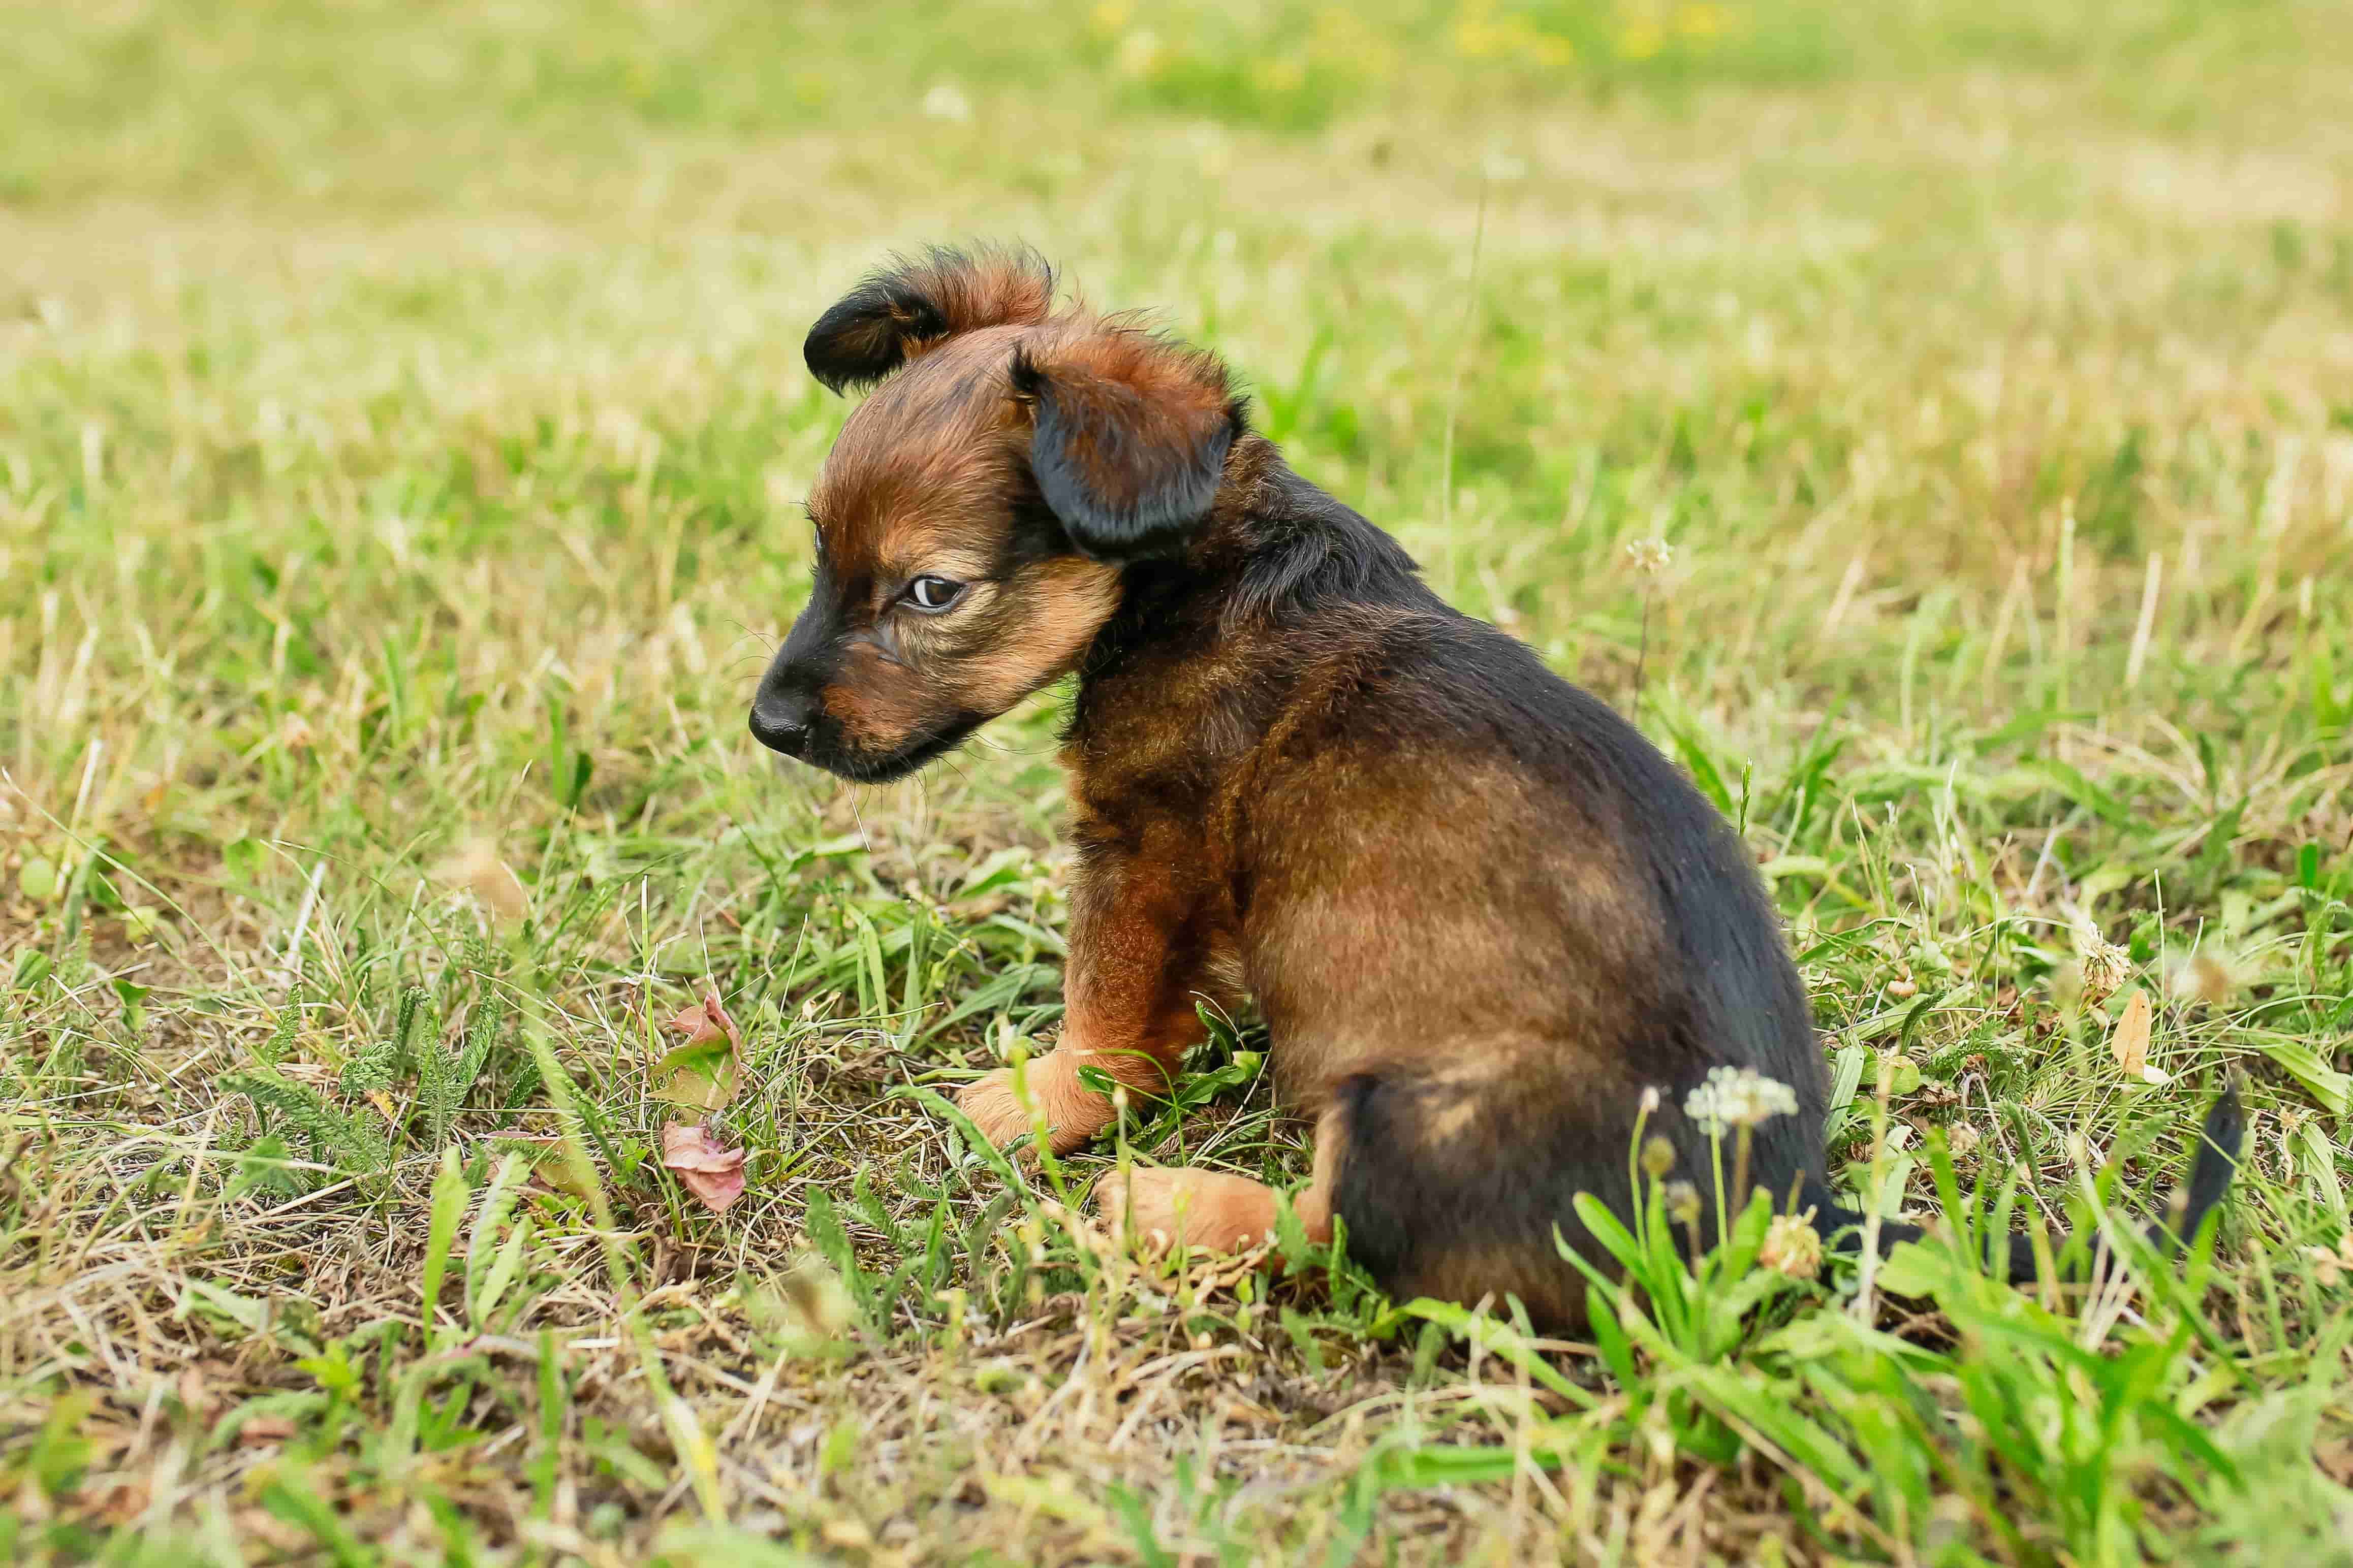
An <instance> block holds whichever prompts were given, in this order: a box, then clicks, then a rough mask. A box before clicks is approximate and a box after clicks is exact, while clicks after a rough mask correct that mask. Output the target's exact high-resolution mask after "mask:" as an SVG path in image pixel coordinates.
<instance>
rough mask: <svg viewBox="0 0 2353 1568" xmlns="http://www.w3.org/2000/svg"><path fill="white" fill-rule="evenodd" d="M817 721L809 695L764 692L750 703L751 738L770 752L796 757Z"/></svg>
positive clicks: (787, 692)
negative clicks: (812, 724)
mask: <svg viewBox="0 0 2353 1568" xmlns="http://www.w3.org/2000/svg"><path fill="white" fill-rule="evenodd" d="M816 718H817V700H816V699H815V698H814V697H812V696H810V695H809V694H808V693H807V692H803V691H795V690H784V689H776V688H773V687H770V688H766V689H763V690H762V691H761V692H760V694H759V696H757V697H755V698H754V699H753V700H752V736H753V739H754V740H756V741H758V742H760V744H762V745H764V746H765V747H767V748H768V750H770V751H772V752H783V753H784V754H785V755H786V756H788V757H797V756H799V755H800V754H801V748H802V747H803V746H804V745H806V744H807V742H808V732H809V726H810V724H811V723H813V722H814V721H816Z"/></svg>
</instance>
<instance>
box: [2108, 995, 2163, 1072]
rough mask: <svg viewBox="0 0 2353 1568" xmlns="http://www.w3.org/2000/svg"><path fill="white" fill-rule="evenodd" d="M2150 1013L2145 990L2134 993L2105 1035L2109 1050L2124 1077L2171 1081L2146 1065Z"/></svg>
mask: <svg viewBox="0 0 2353 1568" xmlns="http://www.w3.org/2000/svg"><path fill="white" fill-rule="evenodd" d="M2149 1016H2150V1015H2149V1005H2148V993H2147V992H2146V991H2136V992H2134V993H2133V994H2132V1000H2130V1001H2129V1002H2126V1004H2125V1006H2124V1011H2123V1013H2122V1014H2120V1015H2118V1016H2117V1018H2116V1028H2115V1029H2114V1030H2113V1031H2112V1032H2111V1033H2110V1034H2109V1036H2108V1049H2109V1050H2111V1051H2113V1052H2115V1053H2116V1066H2118V1067H2119V1068H2123V1069H2124V1074H2125V1076H2126V1078H2129V1079H2137V1080H2138V1081H2140V1082H2142V1083H2150V1084H2161V1083H2166V1082H2168V1081H2170V1080H2169V1079H2168V1076H2167V1075H2166V1074H2164V1073H2162V1072H2159V1071H2158V1069H2157V1068H2153V1067H2151V1066H2149V1065H2148V1026H2149Z"/></svg>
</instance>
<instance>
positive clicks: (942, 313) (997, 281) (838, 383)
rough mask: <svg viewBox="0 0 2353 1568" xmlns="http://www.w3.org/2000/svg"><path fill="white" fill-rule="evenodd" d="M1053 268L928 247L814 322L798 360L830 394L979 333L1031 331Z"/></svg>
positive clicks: (1023, 254)
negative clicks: (1024, 328) (1013, 327)
mask: <svg viewBox="0 0 2353 1568" xmlns="http://www.w3.org/2000/svg"><path fill="white" fill-rule="evenodd" d="M1053 309H1054V270H1053V268H1050V267H1048V266H1047V265H1046V263H1045V261H1044V260H1043V259H1042V258H1039V255H1038V254H1037V253H1036V252H1035V251H1031V250H1026V249H1016V250H993V249H982V250H976V251H973V252H971V253H969V254H967V253H965V252H964V251H961V250H949V249H947V248H945V247H933V248H932V249H931V250H930V251H928V252H926V253H925V254H924V256H923V259H922V260H920V261H909V260H907V259H905V258H893V264H892V266H890V267H887V268H883V269H882V270H881V271H879V272H875V273H872V274H871V275H869V276H868V277H867V278H866V279H865V280H864V281H863V282H861V283H860V284H859V285H858V287H857V288H855V289H851V290H850V291H849V294H848V295H846V296H844V297H843V299H842V300H841V301H840V303H839V304H837V305H835V306H834V307H833V309H831V310H828V311H827V312H826V313H825V314H824V315H822V316H819V317H818V320H817V325H816V326H814V327H811V328H810V329H809V334H808V340H807V342H804V343H803V344H802V345H801V355H802V357H803V358H805V359H806V360H807V361H808V367H809V374H811V375H813V376H815V377H817V378H818V380H819V381H821V382H823V383H824V384H826V385H827V386H828V387H829V388H831V389H832V390H833V391H835V392H841V391H845V390H847V389H848V388H849V387H853V386H870V385H871V384H874V383H875V382H878V381H881V379H882V378H883V377H884V376H886V375H889V374H891V373H892V371H894V370H897V369H898V368H899V367H900V366H901V365H902V364H904V363H907V362H908V361H909V360H911V359H913V358H915V357H916V356H918V355H920V354H922V353H923V352H924V351H925V350H927V349H930V348H933V347H934V346H935V345H937V344H938V343H940V342H942V341H944V340H945V339H947V338H951V337H954V336H955V334H956V333H958V332H969V331H976V330H977V329H978V328H981V327H997V326H1004V325H1007V324H1008V323H1011V324H1017V325H1020V326H1036V325H1037V324H1038V323H1039V322H1040V321H1044V320H1045V319H1046V318H1047V317H1048V316H1049V315H1050V314H1051V313H1052V312H1053Z"/></svg>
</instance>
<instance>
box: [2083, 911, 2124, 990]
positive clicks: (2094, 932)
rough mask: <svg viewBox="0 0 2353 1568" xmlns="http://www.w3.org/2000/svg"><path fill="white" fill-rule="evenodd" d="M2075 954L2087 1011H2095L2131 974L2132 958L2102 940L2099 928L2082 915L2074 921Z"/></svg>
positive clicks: (2106, 940) (2119, 948) (2105, 940)
mask: <svg viewBox="0 0 2353 1568" xmlns="http://www.w3.org/2000/svg"><path fill="white" fill-rule="evenodd" d="M2075 951H2076V952H2077V954H2078V955H2079V956H2078V960H2077V962H2078V964H2079V966H2080V967H2081V969H2082V972H2083V977H2084V1006H2086V1007H2096V1006H2098V1005H2100V1004H2101V1003H2103V1002H2105V1001H2106V1000H2107V999H2108V998H2109V997H2111V996H2113V995H2115V994H2116V991H2117V989H2118V988H2119V987H2121V986H2122V985H2123V984H2124V983H2125V980H2126V976H2128V975H2130V974H2131V973H2132V954H2130V953H2129V952H2126V951H2125V950H2124V949H2123V948H2121V947H2118V946H2117V945H2116V943H2114V942H2110V941H2109V940H2108V939H2107V938H2105V937H2104V936H2102V935H2101V934H2100V928H2099V927H2097V926H2095V925H2094V924H2093V923H2092V922H2091V921H2090V920H2088V919H2086V918H2084V916H2081V915H2078V916H2077V917H2076V918H2075Z"/></svg>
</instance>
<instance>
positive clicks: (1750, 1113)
mask: <svg viewBox="0 0 2353 1568" xmlns="http://www.w3.org/2000/svg"><path fill="white" fill-rule="evenodd" d="M1797 1113H1798V1091H1797V1090H1795V1089H1791V1088H1790V1087H1789V1086H1788V1084H1786V1083H1783V1082H1781V1081H1780V1080H1779V1079H1770V1078H1767V1077H1766V1076H1765V1075H1764V1074H1763V1073H1760V1072H1758V1071H1757V1070H1756V1069H1755V1068H1708V1072H1707V1081H1706V1082H1705V1083H1703V1084H1701V1085H1700V1086H1699V1087H1698V1088H1697V1089H1693V1090H1692V1091H1691V1093H1689V1094H1687V1095H1685V1096H1684V1097H1683V1114H1684V1115H1685V1116H1688V1117H1690V1118H1691V1119H1692V1120H1693V1121H1696V1122H1698V1123H1699V1124H1700V1128H1701V1130H1702V1131H1705V1132H1706V1133H1707V1134H1708V1135H1709V1136H1710V1137H1716V1136H1720V1135H1721V1134H1722V1133H1723V1132H1724V1131H1725V1129H1726V1128H1730V1127H1755V1126H1756V1125H1757V1124H1758V1123H1759V1122H1763V1121H1771V1120H1772V1119H1773V1118H1774V1117H1776V1116H1795V1115H1796V1114H1797Z"/></svg>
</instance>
